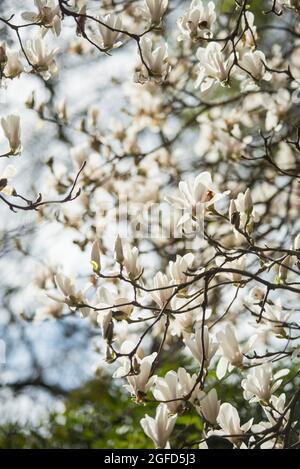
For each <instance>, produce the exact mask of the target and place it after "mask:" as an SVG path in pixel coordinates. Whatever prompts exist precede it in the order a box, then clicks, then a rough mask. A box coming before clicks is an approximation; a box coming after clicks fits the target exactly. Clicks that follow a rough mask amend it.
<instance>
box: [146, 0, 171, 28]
mask: <svg viewBox="0 0 300 469" xmlns="http://www.w3.org/2000/svg"><path fill="white" fill-rule="evenodd" d="M168 3H169V1H168V0H145V7H144V8H143V13H144V16H145V19H146V20H147V21H148V22H149V23H150V24H151V25H152V26H159V25H160V23H161V20H162V17H163V16H164V14H165V12H166V9H167V8H168Z"/></svg>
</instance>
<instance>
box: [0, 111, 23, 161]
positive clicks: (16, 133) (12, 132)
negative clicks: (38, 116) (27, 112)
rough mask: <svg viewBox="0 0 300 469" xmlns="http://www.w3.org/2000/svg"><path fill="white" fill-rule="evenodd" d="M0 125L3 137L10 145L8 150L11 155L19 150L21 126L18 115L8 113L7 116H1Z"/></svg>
mask: <svg viewBox="0 0 300 469" xmlns="http://www.w3.org/2000/svg"><path fill="white" fill-rule="evenodd" d="M1 126H2V129H3V132H4V135H5V137H6V138H7V140H8V143H9V146H10V152H11V154H13V155H16V154H17V153H20V151H21V126H20V116H16V115H14V114H10V115H9V116H7V117H2V119H1Z"/></svg>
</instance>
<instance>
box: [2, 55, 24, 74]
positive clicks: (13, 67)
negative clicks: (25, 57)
mask: <svg viewBox="0 0 300 469" xmlns="http://www.w3.org/2000/svg"><path fill="white" fill-rule="evenodd" d="M6 59H7V61H6V65H5V67H4V75H5V77H6V78H16V77H18V76H19V75H20V74H21V73H22V72H23V70H24V68H23V65H22V62H21V60H20V53H19V52H18V51H16V50H10V49H7V50H6Z"/></svg>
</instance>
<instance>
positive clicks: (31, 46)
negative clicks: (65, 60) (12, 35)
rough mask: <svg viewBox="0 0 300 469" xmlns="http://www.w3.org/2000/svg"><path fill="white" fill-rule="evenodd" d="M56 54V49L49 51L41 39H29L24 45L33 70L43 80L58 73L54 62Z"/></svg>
mask: <svg viewBox="0 0 300 469" xmlns="http://www.w3.org/2000/svg"><path fill="white" fill-rule="evenodd" d="M57 52H58V48H55V49H52V50H49V49H48V48H47V46H46V43H45V40H44V39H42V37H36V38H35V39H29V40H28V41H27V43H26V53H27V55H28V58H29V60H30V62H31V64H32V66H33V67H34V70H36V71H37V72H39V73H40V74H41V75H42V77H43V78H44V79H45V80H48V79H49V78H50V77H51V76H55V75H56V74H57V72H58V68H57V65H56V62H55V55H56V54H57Z"/></svg>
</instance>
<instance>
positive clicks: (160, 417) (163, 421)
mask: <svg viewBox="0 0 300 469" xmlns="http://www.w3.org/2000/svg"><path fill="white" fill-rule="evenodd" d="M176 419H177V414H175V415H169V412H168V407H167V406H166V405H165V404H160V405H159V406H158V407H157V409H156V415H155V418H152V417H149V415H147V414H146V415H145V417H144V418H143V419H142V420H141V426H142V428H143V430H144V432H145V433H146V435H147V436H148V437H149V438H151V440H152V441H153V443H154V444H155V447H156V448H161V449H164V448H165V447H166V446H167V443H168V439H169V437H170V435H171V433H172V431H173V428H174V426H175V423H176Z"/></svg>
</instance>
